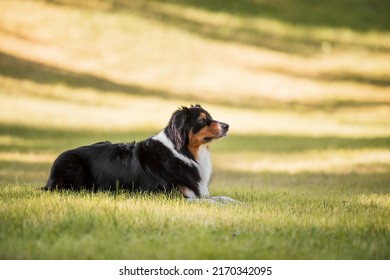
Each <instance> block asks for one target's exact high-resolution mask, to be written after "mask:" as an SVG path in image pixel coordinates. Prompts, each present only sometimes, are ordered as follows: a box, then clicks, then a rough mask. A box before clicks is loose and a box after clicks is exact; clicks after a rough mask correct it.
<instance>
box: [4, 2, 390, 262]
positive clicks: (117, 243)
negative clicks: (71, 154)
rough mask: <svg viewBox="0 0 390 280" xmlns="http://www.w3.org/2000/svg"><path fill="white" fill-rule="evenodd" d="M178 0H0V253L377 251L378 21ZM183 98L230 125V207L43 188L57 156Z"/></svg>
mask: <svg viewBox="0 0 390 280" xmlns="http://www.w3.org/2000/svg"><path fill="white" fill-rule="evenodd" d="M362 1H363V0H362ZM362 1H359V3H360V4H361V3H363V2H364V1H363V2H362ZM183 3H184V2H182V1H174V0H172V1H147V2H145V1H120V0H119V1H98V0H96V1H95V0H93V1H84V2H83V1H70V0H58V1H57V0H55V1H8V0H5V1H1V2H0V42H1V44H0V201H1V203H0V259H389V258H390V255H389V251H388V250H387V248H389V247H390V239H389V236H390V232H389V230H390V228H389V209H390V208H389V207H390V197H389V186H390V176H389V174H390V160H389V159H390V153H389V148H390V142H389V135H390V110H389V105H390V95H389V94H387V93H388V91H389V89H388V88H389V85H390V76H389V73H390V60H389V59H390V58H389V56H388V51H389V40H390V37H389V36H390V35H389V32H388V31H386V28H385V27H386V26H387V25H386V24H387V23H386V22H383V23H381V22H378V18H379V19H380V17H375V21H373V22H372V24H373V26H372V29H371V30H370V29H366V28H362V26H361V23H360V22H357V21H356V19H355V18H354V15H355V16H356V15H357V16H356V18H358V19H360V16H361V15H362V13H363V10H359V9H358V8H359V5H357V7H356V9H357V10H353V11H351V13H348V15H347V14H342V16H341V17H340V18H338V17H337V16H338V15H337V14H335V15H333V14H332V17H330V18H332V19H333V21H331V20H330V19H329V21H328V22H326V20H327V18H324V17H319V18H321V19H323V20H324V24H323V25H321V24H318V21H317V20H318V19H316V18H313V16H315V15H319V16H322V15H323V14H324V13H326V9H331V11H332V13H337V12H338V9H337V8H338V7H339V8H341V10H345V8H346V7H345V3H344V1H342V2H337V1H334V2H332V3H333V4H332V5H335V6H332V5H331V4H329V3H330V2H329V1H328V2H321V3H319V2H317V3H315V5H314V2H312V3H311V4H313V5H310V9H312V11H313V13H314V14H313V15H310V16H309V15H308V16H307V17H296V16H294V12H295V13H297V11H299V9H303V8H304V6H302V5H303V4H301V2H300V1H293V2H288V1H279V2H278V3H277V4H274V3H273V2H272V1H271V2H270V1H241V2H240V1H229V2H224V3H223V4H224V5H223V6H221V7H220V8H219V9H217V6H216V5H217V4H216V3H221V2H220V1H187V2H186V4H183ZM291 3H293V4H291ZM318 3H319V4H318ZM257 5H259V6H257ZM275 5H277V6H275ZM289 5H290V6H291V7H289V9H285V10H284V9H283V7H288V6H289ZM259 7H261V9H252V8H259ZM293 8H296V10H294V9H293ZM280 9H281V10H280ZM341 10H340V11H341ZM259 11H263V13H261V12H259ZM277 11H278V12H279V14H278V12H277ZM303 11H305V9H303ZM290 12H291V14H290ZM367 13H368V12H367ZM350 14H351V17H349V16H350ZM363 15H364V13H363ZM367 16H369V15H368V14H367ZM305 19H306V20H307V21H308V22H304V20H305ZM340 19H342V21H341V22H343V23H344V22H345V24H346V26H341V25H340ZM291 20H295V21H296V22H295V23H292V22H291ZM195 103H201V104H202V105H203V106H204V107H205V108H206V109H207V110H209V111H210V113H211V114H212V115H213V117H214V118H215V119H218V120H221V121H225V122H227V123H229V124H230V132H229V134H230V135H229V137H227V138H226V139H223V140H221V141H218V142H216V143H213V145H212V147H211V153H212V160H213V166H214V176H213V180H212V182H211V193H212V194H213V195H228V196H231V197H233V198H235V199H238V200H240V201H242V202H244V204H239V205H227V206H220V205H214V204H208V203H200V204H190V203H187V202H186V201H185V200H184V199H183V198H182V197H181V196H180V195H179V194H178V193H173V194H169V195H168V196H166V195H145V194H127V193H120V194H114V193H104V192H99V193H96V194H95V193H93V194H92V193H74V192H64V193H57V192H54V193H47V192H42V191H41V190H40V189H39V188H40V187H42V186H43V184H44V183H45V180H46V179H47V176H48V175H49V172H50V167H51V163H52V162H53V160H54V159H55V158H56V156H57V155H58V154H59V153H60V152H62V151H64V150H67V149H71V148H74V147H77V146H80V145H87V144H90V143H94V142H98V141H104V140H110V141H113V142H126V141H133V140H140V139H144V138H146V137H149V136H151V135H153V134H154V133H157V132H159V131H160V130H161V129H162V128H163V127H164V126H165V125H166V124H167V122H168V120H169V118H170V115H171V113H172V112H173V111H174V110H175V109H177V107H179V106H181V105H187V106H188V105H190V104H195Z"/></svg>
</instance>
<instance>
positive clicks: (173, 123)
mask: <svg viewBox="0 0 390 280" xmlns="http://www.w3.org/2000/svg"><path fill="white" fill-rule="evenodd" d="M188 118H189V110H188V108H187V107H181V108H179V109H178V110H176V111H175V112H174V113H173V115H172V117H171V119H170V121H169V123H168V126H167V129H166V131H167V134H168V137H169V139H170V140H171V141H172V143H173V145H174V146H175V149H176V150H178V151H180V150H181V149H182V148H183V146H184V144H185V141H186V138H187V133H188V131H187V130H188Z"/></svg>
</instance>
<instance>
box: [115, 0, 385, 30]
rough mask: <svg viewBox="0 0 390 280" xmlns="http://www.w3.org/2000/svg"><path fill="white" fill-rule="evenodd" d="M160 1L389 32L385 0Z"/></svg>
mask: <svg viewBox="0 0 390 280" xmlns="http://www.w3.org/2000/svg"><path fill="white" fill-rule="evenodd" d="M155 1H156V2H163V3H173V4H176V5H182V6H190V7H196V8H200V9H204V10H208V11H210V12H214V13H220V12H223V13H228V14H233V15H236V16H239V17H243V18H246V17H266V18H273V19H277V20H280V21H283V22H286V23H289V24H300V25H306V26H320V27H322V26H330V27H339V28H350V29H353V30H357V31H372V30H377V31H388V30H389V29H390V21H389V20H387V16H388V13H389V12H390V2H388V1H381V0H374V1H371V0H355V1H353V2H351V1H348V0H328V1H316V0H287V1H268V0H241V1H234V0H228V1H226V0H213V1H209V0H187V1H179V0H155ZM114 2H117V3H118V2H119V3H121V2H124V1H118V0H117V1H114Z"/></svg>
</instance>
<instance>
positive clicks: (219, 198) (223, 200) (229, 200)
mask: <svg viewBox="0 0 390 280" xmlns="http://www.w3.org/2000/svg"><path fill="white" fill-rule="evenodd" d="M210 199H212V200H214V201H216V202H218V203H223V204H228V203H238V204H241V203H242V202H241V201H238V200H235V199H233V198H230V197H228V196H212V197H210Z"/></svg>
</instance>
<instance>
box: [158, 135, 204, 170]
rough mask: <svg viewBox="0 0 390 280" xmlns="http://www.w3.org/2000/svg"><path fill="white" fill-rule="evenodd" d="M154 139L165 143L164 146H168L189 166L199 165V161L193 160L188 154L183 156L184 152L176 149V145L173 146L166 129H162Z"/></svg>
mask: <svg viewBox="0 0 390 280" xmlns="http://www.w3.org/2000/svg"><path fill="white" fill-rule="evenodd" d="M152 139H153V140H157V141H160V142H161V143H163V144H164V146H165V147H167V148H168V149H169V150H170V151H171V152H172V154H173V155H174V156H175V157H177V158H179V159H181V160H182V161H184V162H185V163H187V164H188V165H189V166H194V165H197V163H196V162H195V161H193V160H192V159H190V158H188V157H186V156H183V155H182V154H180V153H179V152H178V151H176V150H175V147H174V146H173V143H172V141H171V140H169V138H168V137H167V135H166V134H165V132H164V131H161V132H160V133H159V134H157V135H155V136H153V137H152Z"/></svg>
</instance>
